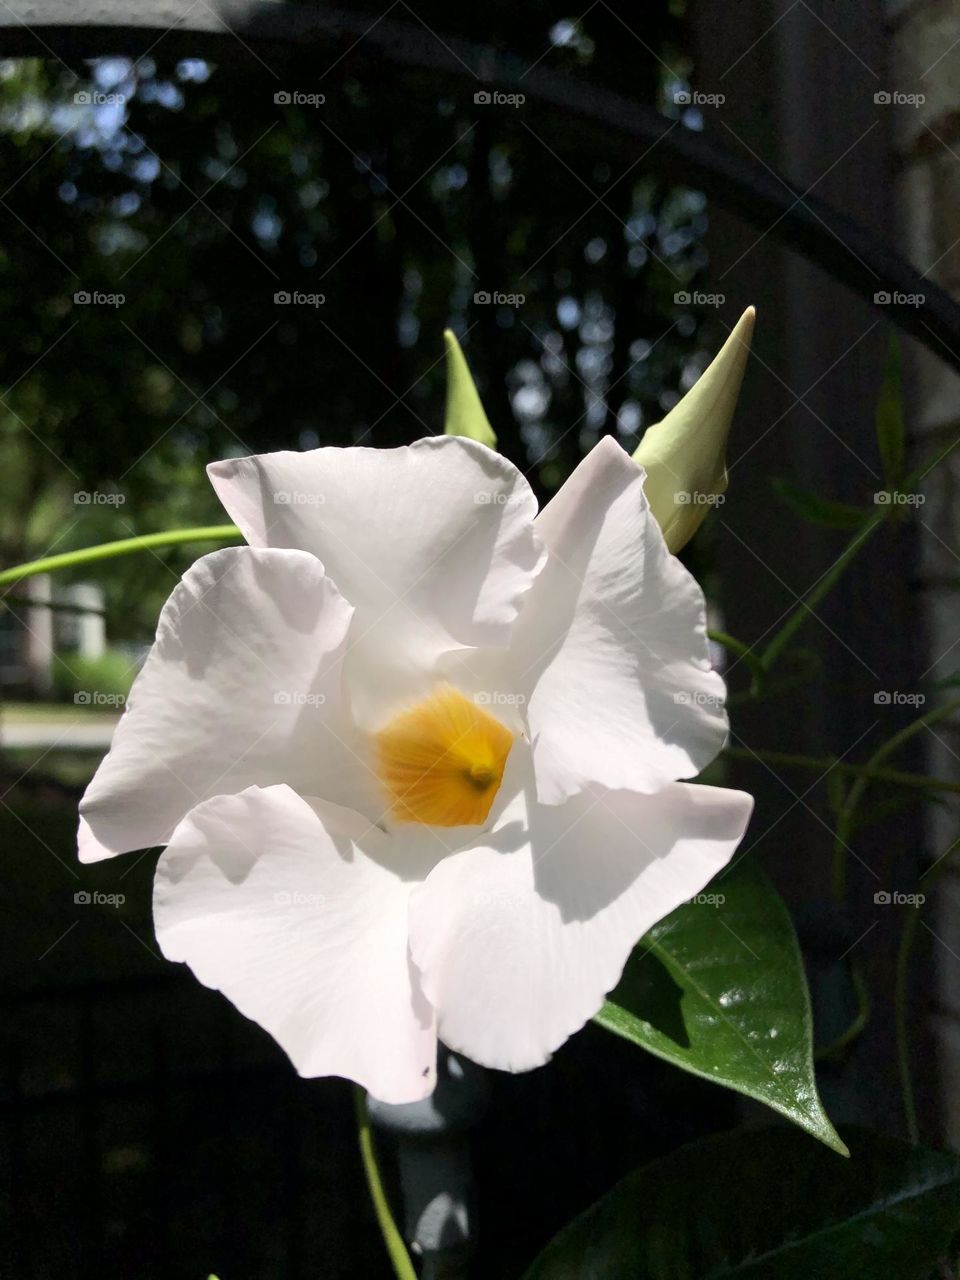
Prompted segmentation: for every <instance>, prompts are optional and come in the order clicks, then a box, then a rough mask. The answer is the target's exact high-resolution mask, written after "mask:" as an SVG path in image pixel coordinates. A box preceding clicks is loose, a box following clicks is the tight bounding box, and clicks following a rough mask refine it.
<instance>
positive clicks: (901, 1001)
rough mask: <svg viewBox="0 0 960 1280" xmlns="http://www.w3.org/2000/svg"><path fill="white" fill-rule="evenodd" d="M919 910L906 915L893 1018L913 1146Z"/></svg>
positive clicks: (915, 1134) (917, 1135) (916, 1133)
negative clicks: (913, 961)
mask: <svg viewBox="0 0 960 1280" xmlns="http://www.w3.org/2000/svg"><path fill="white" fill-rule="evenodd" d="M919 920H920V907H919V905H918V906H915V907H914V908H913V910H912V911H908V912H907V918H906V920H905V921H904V925H903V933H902V934H901V935H900V945H899V947H898V948H897V969H896V979H895V983H894V1004H893V1018H894V1025H895V1027H896V1033H897V1070H898V1072H899V1074H900V1093H901V1095H902V1097H903V1114H904V1117H905V1119H906V1122H907V1136H908V1137H909V1139H910V1141H911V1142H912V1143H913V1145H914V1146H916V1145H917V1143H918V1142H919V1141H920V1130H919V1127H918V1125H917V1100H916V1095H915V1094H914V1091H913V1076H912V1075H911V1072H910V1044H909V1036H908V1028H907V998H908V996H909V978H910V954H911V952H912V950H913V941H914V938H916V936H917V924H918V923H919Z"/></svg>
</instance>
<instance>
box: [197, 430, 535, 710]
mask: <svg viewBox="0 0 960 1280" xmlns="http://www.w3.org/2000/svg"><path fill="white" fill-rule="evenodd" d="M208 471H209V474H210V479H211V481H212V482H213V486H214V488H215V489H216V491H217V494H218V496H219V497H220V500H221V502H222V503H223V505H224V506H225V507H226V509H227V511H228V512H229V513H230V515H231V517H232V518H233V519H234V520H235V521H236V522H237V524H239V526H240V528H241V529H242V530H243V533H244V535H245V537H246V538H247V540H248V541H249V542H250V543H252V544H253V545H255V546H265V545H266V546H273V547H301V548H303V549H304V550H306V551H312V552H313V553H314V554H315V555H317V556H319V557H320V559H321V560H322V561H323V563H324V564H325V565H326V567H327V570H328V572H329V573H330V575H331V577H332V578H333V580H334V581H335V582H336V583H337V586H338V587H339V588H340V590H341V591H342V592H343V594H344V596H345V597H346V598H347V599H348V600H349V601H350V603H351V604H352V605H354V606H355V607H356V610H357V618H356V623H355V626H354V633H353V636H352V638H351V664H352V667H351V669H350V673H351V675H352V676H354V677H355V678H352V679H351V699H352V702H353V707H354V711H355V714H357V715H358V717H359V718H360V719H362V720H363V721H364V722H366V723H368V724H372V722H373V721H374V720H380V721H382V720H383V719H385V718H386V715H387V714H389V713H390V712H392V710H394V709H395V707H394V706H392V705H389V704H390V698H391V692H393V693H394V694H395V693H396V691H397V690H402V691H403V692H402V694H401V700H404V701H405V700H409V699H411V698H416V697H419V696H421V695H422V694H423V693H424V691H425V688H426V687H428V681H429V679H430V678H431V673H432V668H433V665H434V663H435V662H436V659H437V657H438V656H439V655H440V654H441V653H443V652H445V651H447V650H449V649H454V648H461V647H464V646H471V647H472V646H501V647H502V646H505V645H506V644H507V642H508V640H509V635H510V628H511V626H512V624H513V622H514V620H515V618H516V616H517V612H518V609H519V607H520V602H521V600H522V598H523V596H524V594H525V593H526V592H527V591H528V589H529V587H530V585H531V583H532V581H533V579H534V576H535V574H536V573H537V571H538V569H539V567H540V564H541V562H542V551H541V549H540V548H539V544H538V542H537V539H536V535H535V533H534V530H533V519H534V516H535V515H536V510H537V506H536V499H535V498H534V496H533V493H532V491H531V489H530V486H529V485H528V484H527V482H526V480H525V479H524V477H523V475H522V474H521V473H520V472H519V471H518V470H517V469H516V467H514V466H513V465H512V463H510V462H507V461H506V459H504V458H501V457H500V456H499V455H498V454H496V453H493V452H492V451H491V450H490V449H487V448H485V447H484V446H483V445H480V444H477V443H476V442H475V441H472V440H465V439H460V438H456V437H452V436H435V437H430V438H428V439H425V440H419V441H417V443H416V444H413V445H410V446H408V447H404V448H400V449H364V448H350V449H336V448H324V449H314V450H311V451H309V452H306V453H292V452H281V453H268V454H261V455H259V456H254V457H250V458H238V459H229V460H227V461H224V462H216V463H213V464H212V465H211V466H210V467H209V468H208ZM418 679H420V680H421V681H423V682H424V684H422V685H421V686H418V685H417V681H418Z"/></svg>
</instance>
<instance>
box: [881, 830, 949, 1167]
mask: <svg viewBox="0 0 960 1280" xmlns="http://www.w3.org/2000/svg"><path fill="white" fill-rule="evenodd" d="M958 847H960V836H958V837H957V839H956V840H954V841H952V842H951V843H950V844H949V845H948V846H947V848H946V849H945V850H944V852H943V853H942V854H941V855H940V857H939V858H938V859H937V861H936V862H935V863H934V864H933V866H931V867H928V868H927V870H926V871H925V872H924V873H923V875H922V876H921V877H920V879H921V880H922V879H923V878H924V876H929V877H930V878H929V880H928V881H927V885H926V887H927V888H929V887H930V886H931V885H932V884H934V882H935V881H936V880H937V879H938V877H940V876H941V875H943V873H944V871H946V870H947V869H948V867H949V866H950V855H951V853H953V851H954V849H956V848H958ZM920 906H921V904H920V903H917V905H916V906H915V907H914V908H913V910H912V911H910V912H908V913H907V918H906V920H905V921H904V925H903V933H902V934H901V935H900V945H899V947H898V948H897V971H896V980H895V984H894V992H895V995H894V1021H895V1024H896V1029H897V1065H898V1068H899V1072H900V1091H901V1093H902V1094H903V1111H904V1116H905V1118H906V1122H907V1134H908V1135H909V1138H910V1141H911V1142H912V1143H913V1145H914V1146H916V1145H917V1144H918V1143H919V1141H920V1128H919V1125H918V1124H917V1101H916V1095H915V1093H914V1089H913V1076H912V1074H911V1071H910V1044H909V1034H908V1033H909V1028H908V1026H907V1001H908V1000H909V998H910V959H911V954H912V951H913V944H914V940H915V939H916V936H917V926H918V925H919V923H920Z"/></svg>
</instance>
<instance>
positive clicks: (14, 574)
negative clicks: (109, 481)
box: [0, 524, 241, 586]
mask: <svg viewBox="0 0 960 1280" xmlns="http://www.w3.org/2000/svg"><path fill="white" fill-rule="evenodd" d="M240 536H241V533H240V530H239V529H238V528H237V526H236V525H235V524H209V525H202V526H200V527H198V528H196V529H167V530H166V531H165V532H164V533H144V534H141V535H140V536H139V537H136V538H121V539H120V540H119V541H118V542H101V543H99V544H98V545H97V546H95V547H80V548H79V549H78V550H76V551H64V552H62V553H61V554H60V555H57V556H44V558H43V559H42V560H29V561H28V562H27V563H26V564H18V565H15V566H14V567H13V568H12V569H4V570H2V572H0V586H6V585H7V583H10V582H20V581H22V580H23V579H24V578H32V577H33V576H34V574H37V573H53V572H55V571H56V570H57V569H72V568H73V566H74V565H78V564H91V563H93V562H94V561H96V560H112V559H113V558H114V557H115V556H125V555H129V554H130V553H131V552H133V551H148V550H152V549H153V548H154V547H175V546H178V545H179V544H180V543H182V542H231V541H232V540H233V539H234V538H239V537H240Z"/></svg>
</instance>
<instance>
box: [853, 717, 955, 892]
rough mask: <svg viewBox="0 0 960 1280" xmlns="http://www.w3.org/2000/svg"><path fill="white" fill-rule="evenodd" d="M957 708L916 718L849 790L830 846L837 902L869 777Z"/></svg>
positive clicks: (875, 756) (889, 741) (872, 760)
mask: <svg viewBox="0 0 960 1280" xmlns="http://www.w3.org/2000/svg"><path fill="white" fill-rule="evenodd" d="M958 707H960V698H953V699H952V700H951V701H950V702H944V703H942V704H941V705H940V706H939V707H934V708H933V710H932V711H928V712H927V713H926V715H922V716H919V717H918V718H917V719H916V720H912V721H911V722H910V724H908V725H907V726H906V727H905V728H903V729H901V730H900V732H899V733H895V734H894V735H893V737H892V738H888V739H887V741H886V742H885V743H884V744H883V745H882V746H881V747H880V748H879V749H878V750H877V751H875V752H874V753H873V755H872V756H871V757H870V759H869V760H868V761H867V763H866V771H865V772H864V774H863V775H861V776H860V777H859V778H858V779H857V781H856V782H855V783H854V784H853V786H852V787H851V788H850V791H849V793H848V795H847V798H846V801H845V802H844V806H843V808H842V809H841V810H840V812H839V814H838V815H837V828H836V833H835V835H836V839H835V840H834V845H833V892H834V896H835V897H836V899H837V901H838V902H842V901H843V900H844V898H845V896H846V891H847V856H846V855H847V845H848V844H849V842H850V836H851V834H852V830H853V823H854V819H855V818H856V815H857V808H858V806H859V804H860V800H861V798H862V797H863V793H864V791H865V790H866V789H867V786H868V785H869V783H870V781H871V776H873V777H875V776H876V773H875V771H876V769H877V768H878V767H879V766H880V765H881V764H882V763H883V761H884V760H886V759H887V757H888V756H891V755H892V754H893V753H894V752H895V751H896V750H898V748H900V747H902V746H903V744H904V743H905V742H908V741H909V740H910V738H912V737H914V736H915V735H916V734H918V733H919V732H920V731H921V729H928V728H929V727H930V726H931V725H932V724H936V723H937V721H938V720H943V719H945V718H946V717H947V716H949V715H952V714H953V713H954V712H955V711H956V710H957V708H958Z"/></svg>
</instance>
